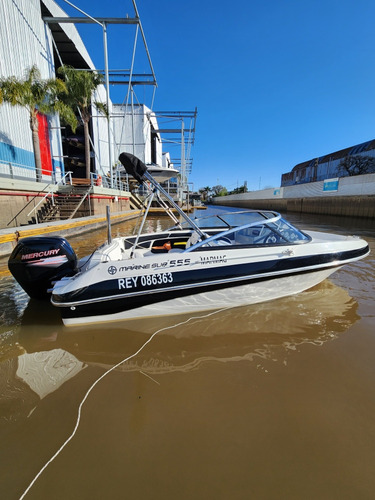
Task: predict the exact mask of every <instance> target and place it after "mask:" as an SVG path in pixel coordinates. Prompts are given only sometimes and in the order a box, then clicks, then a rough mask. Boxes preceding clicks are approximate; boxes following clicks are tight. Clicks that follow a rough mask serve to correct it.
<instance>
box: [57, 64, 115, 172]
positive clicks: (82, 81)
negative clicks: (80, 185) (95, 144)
mask: <svg viewBox="0 0 375 500" xmlns="http://www.w3.org/2000/svg"><path fill="white" fill-rule="evenodd" d="M58 72H59V74H61V75H62V76H63V77H64V79H65V84H66V86H67V89H68V93H67V94H66V95H63V96H62V97H61V98H62V100H63V101H64V102H65V103H66V104H68V105H69V106H70V107H71V108H72V109H73V110H76V111H77V110H78V111H79V113H80V115H81V118H82V122H83V131H84V137H85V162H86V178H87V179H89V178H90V135H89V122H90V119H91V116H92V115H91V105H92V104H95V106H96V107H97V109H98V110H99V111H101V112H102V113H104V114H105V115H107V108H106V106H105V105H104V104H103V103H100V102H96V101H93V100H92V98H93V94H94V91H95V90H96V89H97V88H98V87H99V85H101V84H102V83H103V81H104V77H103V75H102V74H100V73H97V72H95V71H82V70H78V69H76V68H73V67H71V66H61V68H59V69H58Z"/></svg>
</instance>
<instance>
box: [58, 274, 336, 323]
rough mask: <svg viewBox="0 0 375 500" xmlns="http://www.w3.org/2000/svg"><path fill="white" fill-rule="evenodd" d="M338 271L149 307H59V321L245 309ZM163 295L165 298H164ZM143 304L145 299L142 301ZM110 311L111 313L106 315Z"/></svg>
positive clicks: (124, 303)
mask: <svg viewBox="0 0 375 500" xmlns="http://www.w3.org/2000/svg"><path fill="white" fill-rule="evenodd" d="M337 269H339V267H333V268H332V267H331V268H326V269H322V270H317V271H312V272H306V271H305V272H300V273H298V274H292V275H287V276H282V275H280V276H277V277H275V278H271V279H269V278H268V279H254V280H252V282H250V283H246V284H237V285H236V286H231V287H228V286H224V285H222V286H221V287H218V288H217V289H215V290H209V288H207V287H204V291H202V292H197V291H195V292H194V293H189V294H187V295H185V296H181V295H180V296H179V297H173V298H165V299H164V300H159V301H156V300H157V298H156V297H153V298H151V303H149V304H147V305H139V306H138V307H131V306H132V304H131V303H130V301H129V299H128V297H124V298H121V299H118V298H117V299H108V300H105V301H104V300H103V301H101V302H97V303H92V304H85V305H81V306H73V307H74V309H72V307H62V309H61V315H62V320H63V322H64V324H65V325H66V326H75V325H85V324H91V323H101V322H103V323H104V322H105V323H107V322H109V321H123V320H130V319H137V318H140V317H141V318H148V317H161V316H170V315H178V314H188V313H191V314H196V313H198V312H202V311H213V310H217V309H227V308H233V307H240V306H245V305H251V304H257V303H261V302H266V301H270V300H275V299H279V298H282V297H287V296H290V295H294V294H297V293H300V292H303V291H304V290H307V289H309V288H311V287H313V286H315V285H317V284H318V283H320V282H322V281H323V280H325V279H326V278H328V277H329V276H330V275H331V274H332V273H333V272H335V271H336V270H337ZM165 295H166V294H165ZM139 302H146V298H144V300H143V301H139ZM110 311H111V312H110Z"/></svg>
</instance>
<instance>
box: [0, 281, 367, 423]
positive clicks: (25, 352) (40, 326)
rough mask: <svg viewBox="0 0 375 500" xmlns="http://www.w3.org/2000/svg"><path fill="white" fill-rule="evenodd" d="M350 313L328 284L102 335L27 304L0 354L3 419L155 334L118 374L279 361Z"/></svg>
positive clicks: (319, 339)
mask: <svg viewBox="0 0 375 500" xmlns="http://www.w3.org/2000/svg"><path fill="white" fill-rule="evenodd" d="M356 310H357V303H356V301H355V300H354V299H352V298H351V297H350V296H349V295H348V293H347V292H346V291H345V290H344V289H342V288H340V287H337V286H335V285H333V284H332V283H331V282H329V281H326V282H324V283H323V284H321V285H319V286H318V287H315V288H314V289H311V290H309V291H306V292H304V293H302V294H301V295H300V296H299V297H298V298H297V297H288V298H284V299H280V300H278V301H276V302H273V303H271V304H258V305H256V306H247V307H242V308H237V309H227V310H223V311H221V312H217V313H210V314H209V315H202V317H200V318H198V317H196V316H186V315H185V316H181V315H178V316H174V317H169V318H168V319H167V318H159V319H158V320H147V321H146V320H145V321H138V322H136V321H134V322H132V323H131V327H132V329H129V330H128V329H124V324H117V325H116V324H113V325H111V327H110V328H108V326H106V328H105V331H103V329H104V327H103V325H102V326H100V325H97V326H91V327H90V328H89V329H88V328H87V327H81V328H77V329H74V330H66V329H65V328H64V327H63V326H62V325H61V324H60V323H59V322H56V318H55V315H54V313H53V307H52V306H50V307H49V308H47V309H46V304H45V303H43V302H41V301H30V304H29V306H28V307H27V308H26V310H25V312H24V315H23V317H22V322H21V325H19V326H17V334H16V333H15V334H14V335H15V338H16V339H17V340H18V342H17V343H15V342H13V344H16V345H14V346H13V347H14V348H13V349H12V350H5V351H4V352H3V356H1V352H0V404H1V405H2V407H3V411H2V418H6V419H7V420H10V421H15V420H20V419H24V418H26V417H27V416H28V415H29V414H30V412H32V411H33V410H34V409H35V408H36V407H37V406H38V405H39V403H40V402H41V401H42V400H43V398H45V396H47V395H51V394H52V393H54V392H56V391H57V390H59V389H60V388H61V387H62V386H63V385H64V384H65V382H68V381H70V380H71V379H73V378H75V379H77V378H79V379H80V381H78V380H77V384H78V385H79V386H80V387H81V385H82V384H87V380H90V381H92V378H93V377H94V378H97V377H98V376H99V375H100V374H101V373H103V372H104V371H105V370H108V369H110V368H112V367H113V366H114V365H116V364H118V363H120V362H121V361H122V360H124V359H126V358H128V357H129V356H132V355H133V354H134V353H135V352H137V351H138V349H139V348H140V347H141V346H143V344H144V343H145V342H146V341H147V340H148V339H149V338H150V335H151V334H152V333H155V332H159V333H158V334H157V335H155V336H154V337H153V339H152V342H151V343H150V344H148V345H147V347H146V348H145V349H144V350H142V351H141V352H140V353H139V354H138V355H137V356H136V357H135V358H132V359H130V360H129V361H127V362H125V363H123V364H121V365H120V366H119V367H118V368H117V370H118V371H122V372H137V371H139V372H142V373H143V374H145V375H149V376H151V377H154V376H158V375H163V374H169V373H173V372H190V371H192V370H197V369H200V368H201V367H204V366H207V365H208V364H212V363H238V362H256V363H257V366H258V365H259V364H261V363H264V362H265V361H266V360H272V361H273V362H279V363H280V362H282V363H285V362H286V360H287V358H288V356H289V355H291V354H293V353H296V351H298V349H299V348H300V346H302V345H303V344H313V345H316V346H320V345H322V344H324V343H325V342H328V341H331V340H333V339H335V338H337V337H338V336H339V335H340V334H341V333H343V332H345V331H346V330H347V329H348V328H349V327H350V326H351V325H353V324H354V323H355V322H356V321H357V319H358V316H357V313H356ZM127 326H128V323H127ZM16 347H17V348H16ZM0 350H1V346H0ZM84 368H86V369H85V370H84V373H83V369H84ZM98 370H99V371H98ZM81 374H82V375H81ZM85 374H86V375H85ZM78 375H80V376H79V377H77V376H78ZM82 377H86V378H84V379H83V378H82ZM83 380H85V382H83ZM155 380H156V379H155ZM90 383H91V382H90Z"/></svg>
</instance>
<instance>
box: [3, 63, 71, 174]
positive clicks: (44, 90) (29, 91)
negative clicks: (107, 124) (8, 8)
mask: <svg viewBox="0 0 375 500" xmlns="http://www.w3.org/2000/svg"><path fill="white" fill-rule="evenodd" d="M66 92H67V88H66V86H65V83H64V82H63V81H62V80H60V79H59V78H50V79H47V80H43V79H42V78H41V75H40V71H39V69H38V68H37V66H36V65H34V66H32V68H30V69H28V70H27V71H26V74H25V78H24V79H20V78H17V77H15V76H10V77H8V78H0V104H1V103H2V102H7V103H9V104H10V105H11V106H21V107H23V108H25V109H27V111H28V113H29V119H30V129H31V133H32V141H33V150H34V159H35V169H36V178H37V180H38V181H40V180H41V179H42V161H41V155H40V144H39V135H38V124H39V122H38V115H39V114H51V113H56V112H58V113H60V115H61V116H62V117H63V118H64V119H65V121H67V122H68V123H69V124H70V125H71V127H72V128H73V129H75V127H76V125H77V119H76V117H75V115H74V113H72V110H71V109H70V108H69V107H68V106H66V105H65V104H64V103H63V102H62V101H61V100H60V99H59V96H60V95H62V94H63V93H66Z"/></svg>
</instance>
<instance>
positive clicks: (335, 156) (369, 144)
mask: <svg viewBox="0 0 375 500" xmlns="http://www.w3.org/2000/svg"><path fill="white" fill-rule="evenodd" d="M371 149H375V139H373V140H371V141H366V142H362V143H361V144H357V145H356V146H350V147H349V148H345V149H340V150H339V151H335V152H334V153H329V154H327V155H324V156H320V157H317V158H313V159H312V160H307V161H304V162H302V163H298V165H296V166H295V167H293V169H292V172H294V171H296V170H300V169H301V168H306V167H311V166H314V165H315V164H316V162H317V161H318V163H327V162H328V161H333V160H340V159H341V158H345V157H346V156H352V155H358V154H361V153H365V152H366V151H369V150H371Z"/></svg>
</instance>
